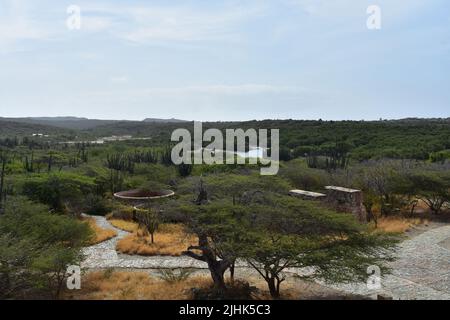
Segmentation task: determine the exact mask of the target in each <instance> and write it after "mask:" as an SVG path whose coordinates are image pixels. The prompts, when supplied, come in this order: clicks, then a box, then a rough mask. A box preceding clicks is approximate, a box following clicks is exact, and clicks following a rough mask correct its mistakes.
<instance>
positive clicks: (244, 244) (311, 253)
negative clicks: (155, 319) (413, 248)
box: [0, 119, 450, 298]
mask: <svg viewBox="0 0 450 320" xmlns="http://www.w3.org/2000/svg"><path fill="white" fill-rule="evenodd" d="M60 120H61V121H59V122H58V124H57V125H56V124H55V123H54V124H55V125H54V126H50V125H49V121H50V120H48V119H40V120H39V121H38V122H33V121H31V120H29V121H28V120H17V119H16V120H11V119H9V120H7V119H3V120H0V122H1V124H2V125H1V126H0V286H1V288H0V289H1V290H0V295H2V298H25V297H30V296H33V295H35V294H41V293H42V294H45V295H46V296H49V297H54V298H55V297H58V296H59V295H60V288H61V285H62V283H63V281H64V279H65V277H66V274H65V268H66V267H67V265H71V264H75V265H76V264H78V263H79V262H80V261H81V259H82V256H81V248H82V247H83V246H87V245H89V244H92V243H98V242H100V241H104V240H107V239H110V238H111V237H113V236H114V235H115V232H114V231H112V230H104V229H102V228H99V227H98V226H97V225H96V224H95V223H94V221H93V220H88V221H87V222H84V223H83V221H81V219H80V215H81V213H87V214H91V215H106V216H107V217H108V219H109V221H110V222H111V223H112V224H113V225H114V226H115V227H117V228H119V229H122V230H125V231H128V232H130V235H128V236H127V237H125V238H123V239H121V240H120V241H118V243H117V250H118V251H119V252H122V253H127V254H140V255H174V256H178V255H182V254H184V255H186V256H189V257H192V258H193V259H197V260H200V261H204V262H206V264H207V265H208V269H209V273H210V275H211V280H212V281H206V280H205V279H203V280H202V281H205V282H204V284H205V286H203V285H198V286H200V287H202V288H203V289H205V290H209V289H211V288H210V287H209V285H210V284H212V285H213V287H214V291H215V294H214V295H209V294H207V296H208V297H219V298H220V297H225V296H226V295H227V292H228V293H230V292H231V290H232V289H233V288H235V287H234V286H233V281H234V280H235V279H234V278H235V265H236V263H237V262H239V261H245V262H246V263H248V264H249V265H251V266H252V267H253V269H254V270H255V272H256V273H257V274H259V275H260V277H261V280H262V282H264V283H265V285H266V287H267V290H268V292H269V294H270V295H271V297H273V298H279V297H282V296H283V292H282V291H283V290H284V288H287V287H288V284H287V283H286V282H287V280H286V279H287V277H286V270H287V269H289V268H307V267H312V268H311V269H313V270H314V272H310V273H307V274H305V275H304V276H302V277H303V278H305V279H306V280H313V279H320V280H324V281H328V282H333V283H334V282H349V281H354V280H362V279H363V278H364V277H366V276H367V274H366V267H367V266H368V265H372V264H376V265H378V266H380V267H381V268H382V271H383V272H384V273H386V272H389V268H388V264H387V262H389V261H390V260H391V252H392V250H393V249H394V247H395V244H396V242H397V237H396V236H394V235H393V234H395V233H396V234H398V233H403V232H405V231H406V230H408V229H410V228H413V227H414V226H415V225H417V224H419V223H421V222H422V221H425V222H424V223H426V221H431V220H433V219H438V218H444V217H445V216H446V214H447V213H448V206H449V201H450V197H449V192H450V175H449V172H450V162H449V150H450V140H449V137H450V122H449V120H448V119H428V120H421V119H406V120H399V121H373V122H364V121H341V122H334V121H295V120H285V121H272V120H266V121H249V122H242V123H230V122H223V123H205V124H204V129H205V130H206V129H208V128H212V127H215V128H219V129H220V130H225V129H226V128H243V129H248V128H255V129H257V128H266V129H270V128H279V129H280V139H281V140H280V143H281V150H280V156H281V159H280V160H281V162H280V172H279V174H278V175H277V176H260V175H259V165H211V166H207V165H195V166H192V165H180V166H175V165H173V164H172V162H171V159H170V144H169V143H168V142H169V137H170V133H171V132H172V130H173V129H176V128H180V127H185V128H187V129H188V130H192V123H189V122H178V123H146V122H127V121H125V122H103V121H95V122H92V121H89V120H86V119H84V120H83V122H82V123H79V124H78V125H77V124H75V123H74V122H70V121H75V120H70V119H60ZM69 122H70V128H69V124H68V123H69ZM3 124H4V126H3ZM64 126H66V127H64ZM111 135H116V136H117V135H131V136H132V137H127V138H123V139H118V141H110V142H108V141H107V140H105V141H106V142H104V143H94V142H93V141H95V140H96V139H98V138H101V137H105V136H111ZM112 140H114V139H112ZM89 141H91V142H89ZM247 147H250V146H247ZM326 185H338V186H345V187H349V188H356V189H360V190H362V191H363V193H364V198H363V205H364V207H365V210H366V212H367V216H368V222H369V223H368V224H367V225H364V224H360V223H357V222H356V221H355V219H354V217H353V216H352V215H351V214H346V213H341V212H339V213H338V212H335V209H333V208H330V206H327V205H322V204H320V203H317V202H308V201H306V200H300V199H296V198H291V197H288V196H287V193H288V191H289V190H291V189H294V188H296V189H304V190H310V191H317V192H325V190H324V186H326ZM130 189H144V190H151V191H158V190H166V189H171V190H174V191H175V193H176V196H175V197H172V198H170V199H162V200H160V201H157V202H152V203H151V205H148V206H145V207H140V208H141V209H138V210H135V209H134V208H133V206H131V205H130V204H126V203H120V202H119V201H118V200H116V199H115V198H114V196H113V195H114V193H115V192H117V191H123V190H130ZM419 216H420V217H419ZM228 272H229V280H230V281H229V282H227V273H228ZM166 276H167V278H171V276H170V275H166ZM123 277H127V275H122V274H120V273H113V274H112V275H111V277H110V278H105V277H103V275H102V274H100V273H90V274H89V275H87V276H86V279H88V281H90V285H92V287H89V288H87V289H86V290H87V291H83V293H82V294H81V295H79V296H77V295H76V294H74V297H82V296H83V295H84V297H89V298H94V297H106V296H107V295H108V294H107V293H106V292H105V290H113V289H114V290H118V292H117V293H114V294H113V295H112V296H111V297H112V298H120V297H121V296H122V297H126V298H131V297H167V298H177V297H181V296H183V297H184V298H186V297H190V295H189V294H182V295H180V293H173V295H172V293H170V294H169V293H164V294H156V293H155V292H154V290H153V289H152V290H150V289H149V290H150V291H149V292H148V293H146V294H141V293H138V292H134V291H133V292H134V293H131V291H130V292H128V291H127V290H132V289H130V287H129V286H128V284H127V285H124V286H122V285H121V284H119V283H116V284H114V283H113V282H112V281H119V280H120V279H122V278H123ZM173 278H176V275H174V277H173ZM130 279H131V278H130ZM140 280H141V281H142V283H143V284H145V285H147V286H148V287H149V288H160V287H161V286H162V285H166V286H170V288H173V289H174V290H181V289H186V288H187V286H189V285H194V282H195V281H194V282H191V281H193V280H192V278H188V279H181V280H180V281H173V283H170V284H169V283H165V282H164V281H161V280H159V281H157V280H155V279H144V278H140ZM130 281H131V280H130ZM133 281H134V280H133ZM131 282H132V281H131ZM202 283H203V282H202ZM206 283H208V285H206ZM95 286H98V287H95ZM242 287H245V286H242ZM97 289H98V290H97ZM142 290H144V289H142ZM164 291H170V290H164ZM121 292H122V293H121Z"/></svg>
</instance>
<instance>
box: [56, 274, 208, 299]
mask: <svg viewBox="0 0 450 320" xmlns="http://www.w3.org/2000/svg"><path fill="white" fill-rule="evenodd" d="M81 283H82V286H81V290H75V291H66V292H64V294H63V298H64V299H74V300H186V299H192V295H191V290H190V289H191V288H194V287H195V288H206V287H208V286H210V285H211V279H210V278H208V277H192V278H189V279H187V280H183V281H180V282H174V283H168V282H165V281H163V280H161V279H155V278H152V277H150V276H149V275H148V274H147V273H145V272H108V271H95V272H90V273H87V274H86V275H84V276H83V278H82V281H81Z"/></svg>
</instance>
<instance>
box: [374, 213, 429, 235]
mask: <svg viewBox="0 0 450 320" xmlns="http://www.w3.org/2000/svg"><path fill="white" fill-rule="evenodd" d="M427 223H428V221H427V220H424V219H419V218H404V217H386V218H385V217H383V218H379V219H378V228H377V230H380V231H384V232H389V233H405V232H406V231H408V230H410V229H411V228H412V227H414V226H418V225H421V224H427Z"/></svg>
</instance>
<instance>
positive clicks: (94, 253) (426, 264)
mask: <svg viewBox="0 0 450 320" xmlns="http://www.w3.org/2000/svg"><path fill="white" fill-rule="evenodd" d="M93 218H94V219H95V220H96V222H97V224H98V225H99V226H100V227H102V228H107V229H113V230H116V231H117V237H115V238H113V239H111V240H108V241H105V242H102V243H99V244H96V245H94V246H91V247H87V248H85V249H84V254H85V255H86V259H85V260H84V262H83V263H82V267H83V268H87V269H105V268H121V269H122V268H123V269H161V268H195V269H206V268H207V267H206V264H205V263H204V262H201V261H197V260H194V259H192V258H189V257H162V256H155V257H141V256H129V255H123V254H117V252H116V250H115V248H116V243H117V241H118V240H119V239H121V238H123V237H124V236H126V235H127V234H128V233H127V232H125V231H122V230H119V229H117V228H115V227H113V226H112V225H111V224H110V223H109V222H108V221H107V220H106V219H105V218H104V217H93ZM449 242H450V225H444V226H439V227H436V228H434V229H431V230H427V231H425V232H423V233H421V234H419V235H416V236H413V237H412V238H411V239H409V240H406V241H404V242H402V243H401V244H400V246H399V249H398V252H397V257H398V259H397V260H396V261H395V262H393V263H392V264H391V267H392V269H393V273H392V275H388V276H386V277H383V278H382V281H381V285H382V288H381V289H378V290H369V289H368V288H367V285H366V284H352V285H338V286H330V287H331V288H333V289H337V290H339V291H345V292H348V293H351V294H358V295H364V296H374V295H377V294H380V293H382V294H386V295H389V296H392V297H393V298H394V299H401V300H407V299H446V300H450V250H449V246H448V243H449ZM238 268H239V269H238V270H237V271H236V272H237V273H241V272H242V273H245V274H249V273H251V272H252V271H251V270H250V269H249V268H246V266H245V265H244V264H239V265H238Z"/></svg>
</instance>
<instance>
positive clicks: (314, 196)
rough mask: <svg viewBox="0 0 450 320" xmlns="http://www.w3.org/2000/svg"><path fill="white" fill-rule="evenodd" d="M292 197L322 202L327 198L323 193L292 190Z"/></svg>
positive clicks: (290, 193)
mask: <svg viewBox="0 0 450 320" xmlns="http://www.w3.org/2000/svg"><path fill="white" fill-rule="evenodd" d="M289 195H290V196H294V197H299V198H302V199H306V200H321V199H324V198H325V197H326V195H325V194H323V193H318V192H312V191H306V190H297V189H296V190H291V191H289Z"/></svg>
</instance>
